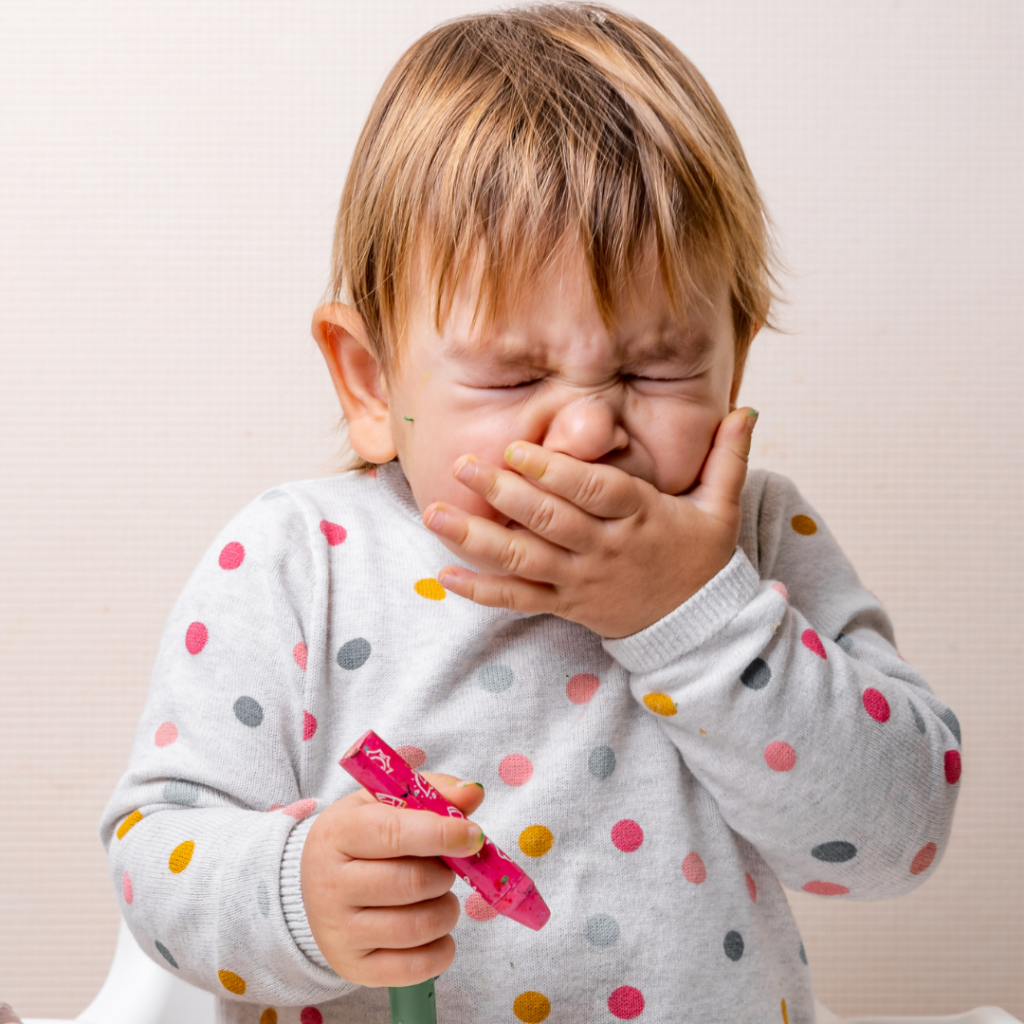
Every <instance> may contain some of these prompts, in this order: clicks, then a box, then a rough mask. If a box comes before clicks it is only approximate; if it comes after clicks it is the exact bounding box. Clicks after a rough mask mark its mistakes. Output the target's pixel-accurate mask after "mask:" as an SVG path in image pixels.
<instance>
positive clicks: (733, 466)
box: [690, 406, 758, 515]
mask: <svg viewBox="0 0 1024 1024" xmlns="http://www.w3.org/2000/svg"><path fill="white" fill-rule="evenodd" d="M757 416H758V412H757V410H756V409H752V408H751V407H750V406H744V407H743V408H742V409H735V410H733V411H732V412H731V413H729V415H728V416H726V417H725V419H724V420H722V422H721V423H719V425H718V430H717V432H716V433H715V440H714V442H713V443H712V445H711V451H710V452H708V457H707V458H706V459H705V460H704V468H703V469H702V470H701V474H700V484H699V485H698V486H697V487H696V488H695V489H694V490H693V491H692V492H691V493H690V497H691V499H692V500H693V501H694V503H695V504H696V505H698V506H699V507H700V508H702V509H703V510H704V511H706V512H709V513H711V514H718V515H722V514H725V515H729V514H732V513H733V512H735V511H736V510H737V509H738V508H739V505H740V496H741V495H742V493H743V484H744V481H745V480H746V479H747V459H748V458H749V456H750V442H751V437H752V435H753V433H754V424H756V423H757Z"/></svg>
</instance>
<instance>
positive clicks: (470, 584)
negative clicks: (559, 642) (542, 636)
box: [437, 565, 564, 615]
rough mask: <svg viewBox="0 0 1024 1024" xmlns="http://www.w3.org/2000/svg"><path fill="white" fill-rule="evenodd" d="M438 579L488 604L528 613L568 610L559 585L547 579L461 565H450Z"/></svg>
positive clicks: (480, 602) (479, 602)
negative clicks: (537, 580) (560, 595)
mask: <svg viewBox="0 0 1024 1024" xmlns="http://www.w3.org/2000/svg"><path fill="white" fill-rule="evenodd" d="M437 579H438V582H439V583H440V584H441V586H442V587H445V588H446V589H447V590H450V591H451V592H452V593H453V594H458V595H459V597H465V598H467V599H468V600H470V601H474V602H475V603H476V604H482V605H485V606H486V607H488V608H508V609H510V610H511V611H516V612H524V613H525V614H527V615H537V614H541V613H544V612H549V613H551V614H552V615H560V614H562V612H563V611H564V609H562V608H561V603H560V601H559V598H558V595H557V593H556V591H555V588H554V587H551V586H548V585H547V584H544V583H534V582H533V581H532V580H524V579H520V578H518V577H513V576H494V575H491V574H488V573H483V572H473V570H472V569H464V568H463V567H462V566H460V565H446V566H445V567H444V568H443V569H442V570H441V571H440V572H439V573H438V574H437Z"/></svg>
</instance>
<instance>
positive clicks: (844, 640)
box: [836, 633, 853, 654]
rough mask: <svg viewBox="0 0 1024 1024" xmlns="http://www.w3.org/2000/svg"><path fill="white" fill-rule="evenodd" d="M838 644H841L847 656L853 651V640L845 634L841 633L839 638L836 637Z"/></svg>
mask: <svg viewBox="0 0 1024 1024" xmlns="http://www.w3.org/2000/svg"><path fill="white" fill-rule="evenodd" d="M836 643H837V644H839V646H840V647H842V649H843V650H844V651H846V653H847V654H849V653H850V652H851V651H852V650H853V640H852V639H851V638H850V637H848V636H847V635H846V634H845V633H840V634H839V636H837V637H836Z"/></svg>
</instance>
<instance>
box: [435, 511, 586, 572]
mask: <svg viewBox="0 0 1024 1024" xmlns="http://www.w3.org/2000/svg"><path fill="white" fill-rule="evenodd" d="M423 522H424V524H425V525H426V527H427V529H429V530H431V531H432V532H434V533H436V534H437V535H438V536H439V537H443V538H444V539H445V540H447V541H449V542H450V546H451V547H452V549H453V550H455V551H456V552H457V554H458V555H459V556H460V557H461V558H464V559H465V560H466V561H467V562H472V563H473V565H475V566H477V567H478V568H480V569H483V570H484V571H487V572H495V573H511V574H512V575H515V576H525V577H527V578H528V579H531V580H541V581H543V582H545V583H555V582H560V581H561V580H562V579H563V578H564V576H565V572H566V560H567V559H569V558H571V557H572V556H571V555H570V554H569V553H568V552H567V551H565V550H564V549H562V548H560V547H556V546H555V545H553V544H550V543H549V542H548V541H546V540H544V539H542V538H540V537H537V536H536V535H535V534H533V533H531V532H530V531H529V530H512V529H509V528H508V527H507V526H499V525H498V524H497V523H493V522H491V521H490V520H489V519H483V518H481V517H480V516H471V515H469V513H467V512H464V511H463V510H462V509H460V508H456V507H455V506H454V505H444V504H441V503H440V502H437V503H435V504H433V505H428V506H427V507H426V509H424V512H423ZM444 585H445V584H443V583H442V586H444Z"/></svg>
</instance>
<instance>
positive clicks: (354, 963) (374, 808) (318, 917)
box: [302, 774, 484, 988]
mask: <svg viewBox="0 0 1024 1024" xmlns="http://www.w3.org/2000/svg"><path fill="white" fill-rule="evenodd" d="M425 777H426V778H427V779H428V780H429V781H430V782H431V783H432V784H433V785H434V786H436V787H437V789H438V790H439V791H440V792H441V795H442V796H443V797H444V798H445V799H446V800H448V801H450V802H451V803H453V804H455V805H456V807H458V808H459V809H460V810H461V811H462V812H463V813H464V814H472V813H473V811H475V810H476V809H477V808H478V807H479V806H480V804H481V803H482V802H483V798H484V791H483V789H482V788H481V787H480V786H478V785H477V784H475V783H462V784H459V781H458V780H457V779H455V778H453V777H452V776H451V775H436V774H428V775H426V776H425ZM482 845H483V839H482V833H481V831H480V828H479V826H477V825H474V824H473V823H472V822H470V821H468V820H466V819H465V818H443V817H441V815H439V814H434V812H433V811H414V810H409V809H401V808H397V807H389V806H387V805H385V804H381V803H378V802H377V801H376V800H374V799H373V797H372V796H370V794H369V793H367V792H366V790H365V789H360V790H359V791H358V792H356V793H350V794H349V795H348V796H346V797H343V798H342V799H341V800H338V801H336V802H335V803H333V804H331V806H330V807H328V808H327V810H325V811H324V812H323V813H322V814H321V815H320V816H319V817H318V818H317V820H316V821H315V822H314V823H313V827H312V828H311V829H310V830H309V835H308V836H307V837H306V844H305V846H304V847H303V851H302V897H303V901H304V903H305V907H306V916H307V918H308V919H309V927H310V930H311V931H312V932H313V938H314V939H316V944H317V945H318V946H319V947H320V952H321V953H323V955H324V958H325V959H326V960H327V962H328V963H329V964H330V965H331V967H333V968H334V970H335V971H336V972H337V973H338V974H339V975H341V977H343V978H345V979H346V980H348V981H352V982H355V983H356V984H358V985H366V986H368V987H371V988H372V987H378V986H381V985H416V984H418V983H419V982H421V981H426V980H427V979H428V978H433V977H435V976H436V975H438V974H441V973H442V972H444V971H446V970H448V968H449V967H450V966H451V963H452V960H453V959H454V957H455V940H454V939H452V937H451V935H450V934H449V932H451V930H452V929H453V928H454V927H455V922H456V921H457V920H458V919H459V900H458V897H457V896H456V895H455V894H454V893H452V892H449V890H450V889H451V886H452V882H453V881H455V873H454V872H453V871H452V870H451V869H450V868H449V867H448V866H447V865H445V864H443V863H441V861H439V860H437V857H438V856H441V855H442V854H443V855H444V856H446V857H470V856H472V855H473V854H474V853H477V852H479V850H480V847H481V846H482Z"/></svg>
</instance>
